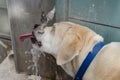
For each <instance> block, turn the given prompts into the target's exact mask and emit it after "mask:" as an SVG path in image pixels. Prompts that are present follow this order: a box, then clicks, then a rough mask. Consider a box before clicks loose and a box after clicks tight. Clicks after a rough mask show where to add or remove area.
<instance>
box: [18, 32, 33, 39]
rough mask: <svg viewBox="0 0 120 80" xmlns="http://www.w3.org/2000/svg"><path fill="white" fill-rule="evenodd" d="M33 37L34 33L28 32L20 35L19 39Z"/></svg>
mask: <svg viewBox="0 0 120 80" xmlns="http://www.w3.org/2000/svg"><path fill="white" fill-rule="evenodd" d="M32 37H33V35H32V33H27V34H23V35H20V37H19V39H20V41H24V40H25V39H26V38H32Z"/></svg>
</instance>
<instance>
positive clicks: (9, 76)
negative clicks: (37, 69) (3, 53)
mask: <svg viewBox="0 0 120 80" xmlns="http://www.w3.org/2000/svg"><path fill="white" fill-rule="evenodd" d="M0 80H41V79H40V77H35V76H34V75H31V76H27V75H26V74H23V73H22V74H18V73H17V72H16V70H15V65H14V61H13V59H11V58H10V57H9V56H7V57H6V58H5V60H4V61H3V62H2V63H1V64H0Z"/></svg>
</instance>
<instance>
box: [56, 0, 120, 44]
mask: <svg viewBox="0 0 120 80" xmlns="http://www.w3.org/2000/svg"><path fill="white" fill-rule="evenodd" d="M56 9H57V11H56V19H57V21H62V20H69V21H72V22H76V23H79V24H82V25H85V26H88V27H89V28H91V29H93V30H94V31H96V32H97V33H98V34H100V35H102V36H103V37H104V39H105V43H108V42H111V41H120V0H57V1H56Z"/></svg>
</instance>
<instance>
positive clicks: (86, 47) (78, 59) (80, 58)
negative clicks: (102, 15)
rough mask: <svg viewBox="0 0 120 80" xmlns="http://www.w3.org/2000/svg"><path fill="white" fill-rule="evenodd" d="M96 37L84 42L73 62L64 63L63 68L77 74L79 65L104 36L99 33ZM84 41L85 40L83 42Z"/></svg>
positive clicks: (70, 73)
mask: <svg viewBox="0 0 120 80" xmlns="http://www.w3.org/2000/svg"><path fill="white" fill-rule="evenodd" d="M93 38H94V39H91V41H89V42H88V43H86V44H83V49H82V50H81V52H80V54H79V55H78V56H76V57H75V58H74V59H73V60H72V61H71V62H68V63H67V64H64V65H62V68H63V69H64V70H65V71H66V72H67V73H68V74H69V75H70V76H72V77H74V76H75V74H76V73H77V71H78V69H79V67H80V66H81V64H82V62H83V61H84V59H85V58H86V56H87V55H88V53H89V52H90V51H92V49H93V47H94V46H95V45H96V44H97V43H98V42H100V41H103V38H102V37H101V36H99V35H96V36H94V37H93ZM83 43H84V42H83Z"/></svg>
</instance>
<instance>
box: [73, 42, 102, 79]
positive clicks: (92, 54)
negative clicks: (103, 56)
mask: <svg viewBox="0 0 120 80" xmlns="http://www.w3.org/2000/svg"><path fill="white" fill-rule="evenodd" d="M103 46H104V43H103V42H99V43H97V44H96V45H95V46H94V48H93V50H92V51H91V52H89V53H88V55H87V57H86V58H85V60H84V61H83V63H82V65H81V66H80V68H79V70H78V72H77V74H76V75H75V79H74V80H82V78H83V76H84V74H85V72H86V70H87V69H88V67H89V65H90V63H91V62H92V61H93V59H94V58H95V56H96V55H97V53H98V52H99V51H100V50H101V48H102V47H103Z"/></svg>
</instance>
